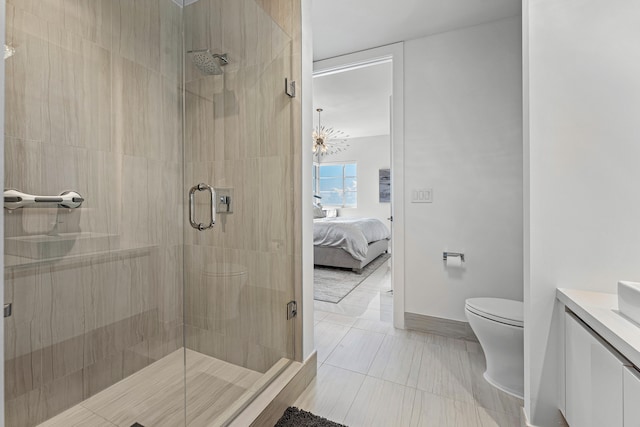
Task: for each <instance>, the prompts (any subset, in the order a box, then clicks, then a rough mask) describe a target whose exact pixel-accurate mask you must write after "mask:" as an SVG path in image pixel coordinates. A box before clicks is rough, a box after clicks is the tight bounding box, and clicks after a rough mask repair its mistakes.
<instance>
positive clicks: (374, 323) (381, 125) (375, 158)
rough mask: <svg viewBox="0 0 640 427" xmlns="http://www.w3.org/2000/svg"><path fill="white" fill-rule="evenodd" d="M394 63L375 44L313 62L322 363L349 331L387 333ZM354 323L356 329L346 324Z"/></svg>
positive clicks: (318, 325)
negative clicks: (368, 52)
mask: <svg viewBox="0 0 640 427" xmlns="http://www.w3.org/2000/svg"><path fill="white" fill-rule="evenodd" d="M393 71H394V64H393V56H392V55H388V54H385V55H380V54H379V53H377V52H374V56H373V57H369V58H358V57H354V55H347V56H345V57H342V58H334V59H331V60H326V61H320V62H316V63H315V64H314V75H313V110H314V128H313V129H314V133H313V144H314V147H313V171H312V181H313V204H314V300H315V301H314V306H315V307H314V308H315V314H316V315H315V317H316V325H315V326H316V327H315V329H316V347H317V349H318V358H319V363H324V361H325V360H327V359H328V358H329V357H330V356H331V354H332V352H333V350H334V349H335V348H336V347H337V346H338V344H339V342H340V341H341V340H342V339H343V338H344V339H348V334H354V333H355V334H356V335H357V334H358V333H362V334H367V333H376V332H377V333H385V332H386V330H387V329H389V328H391V329H393V327H394V286H393V285H394V280H393V279H394V275H393V274H392V265H393V264H394V260H393V257H394V256H395V250H392V247H394V248H395V247H396V246H394V243H395V242H394V238H395V236H394V233H393V228H394V227H393V225H394V224H393V220H394V218H393V213H394V209H393V203H392V202H394V197H393V196H394V191H393V188H394V187H393V186H392V182H393V180H392V176H393V170H392V164H393V144H392V139H393V138H392V128H393V127H392V112H393V87H394V81H393ZM401 296H402V294H401ZM399 327H402V325H400V326H399ZM352 328H355V329H356V331H355V332H349V331H350V330H351V329H352ZM358 328H361V330H360V331H358V330H357V329H358Z"/></svg>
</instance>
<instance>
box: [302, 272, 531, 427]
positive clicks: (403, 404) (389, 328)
mask: <svg viewBox="0 0 640 427" xmlns="http://www.w3.org/2000/svg"><path fill="white" fill-rule="evenodd" d="M389 286H390V270H389V268H388V266H387V265H385V266H382V267H381V268H379V269H378V270H377V271H376V272H375V273H373V274H372V275H371V276H370V277H369V278H367V280H366V281H365V282H363V283H362V284H361V285H360V286H359V287H358V288H357V289H356V290H354V291H353V292H352V293H351V294H350V295H349V296H347V297H346V298H345V299H343V300H342V301H341V302H340V303H339V304H331V303H325V302H319V301H316V303H315V309H316V312H315V332H316V348H317V350H318V376H317V378H316V379H315V380H314V381H313V382H312V383H311V384H310V385H309V387H307V389H306V390H305V391H304V393H303V394H302V395H301V396H300V397H299V398H298V400H297V401H296V403H295V406H298V407H299V408H302V409H305V410H307V411H311V412H313V413H315V414H317V415H320V416H323V417H326V418H328V419H330V420H333V421H336V422H339V423H343V424H346V425H348V426H350V427H358V426H362V427H374V426H384V427H390V426H398V427H402V426H410V427H414V426H415V427H419V426H437V427H447V426H452V427H453V426H455V427H465V426H482V427H489V426H491V427H494V426H500V427H512V426H514V427H517V426H520V408H521V407H522V405H523V402H522V400H520V399H516V398H514V397H512V396H509V395H507V394H505V393H502V392H500V391H498V390H497V389H495V388H494V387H492V386H491V385H489V384H488V383H487V382H486V381H485V380H484V378H483V377H482V374H483V372H484V369H485V359H484V355H483V353H482V349H481V348H480V345H479V344H478V343H475V342H468V341H463V340H457V339H453V338H448V337H441V336H437V335H431V334H424V333H420V332H413V331H404V330H399V329H395V328H393V325H392V324H391V321H392V299H393V297H392V295H391V294H390V293H388V292H387V291H388V290H389Z"/></svg>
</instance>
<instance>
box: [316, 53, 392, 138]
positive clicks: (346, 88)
mask: <svg viewBox="0 0 640 427" xmlns="http://www.w3.org/2000/svg"><path fill="white" fill-rule="evenodd" d="M391 66H392V64H391V62H385V63H382V64H376V65H370V66H367V67H362V68H357V69H354V70H349V71H344V72H339V73H334V74H329V75H323V76H316V77H314V78H313V109H314V111H315V109H316V108H322V109H323V110H324V111H323V112H322V124H323V125H325V126H328V127H332V128H335V129H338V130H341V131H343V132H345V133H346V134H348V135H349V137H350V138H360V137H366V136H375V135H389V133H390V131H389V97H390V96H391V89H392V82H391V75H392V74H391ZM313 122H314V126H317V124H318V115H317V113H315V115H314V118H313Z"/></svg>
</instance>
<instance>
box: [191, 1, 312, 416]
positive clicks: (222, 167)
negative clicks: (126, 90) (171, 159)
mask: <svg viewBox="0 0 640 427" xmlns="http://www.w3.org/2000/svg"><path fill="white" fill-rule="evenodd" d="M296 3H298V5H296ZM278 4H280V5H281V6H282V5H285V4H286V7H284V6H282V7H281V6H278ZM184 13H185V52H186V56H185V68H184V69H185V74H184V76H185V83H184V88H185V91H184V105H185V146H184V149H185V164H184V171H185V184H184V187H183V192H184V193H185V194H187V193H188V192H189V189H190V188H192V187H193V186H197V185H198V184H204V185H205V186H211V187H213V189H214V193H215V199H214V209H215V210H216V211H217V212H216V221H215V225H214V226H213V227H212V228H209V229H205V230H200V229H199V227H198V224H205V226H206V225H207V224H208V223H209V220H210V217H211V212H210V210H211V200H210V193H209V190H205V191H196V192H195V194H194V196H195V200H194V204H193V207H194V209H193V212H194V213H193V215H194V221H193V222H194V223H195V224H194V225H195V227H193V226H187V228H186V229H185V235H184V240H185V251H184V262H185V267H184V282H185V295H184V298H185V307H184V313H185V317H184V319H185V347H186V356H187V357H186V362H187V367H186V378H187V381H186V387H187V396H186V402H187V403H186V407H187V423H188V425H190V426H191V425H193V426H200V425H208V424H207V422H211V420H214V421H213V422H212V424H211V425H224V424H225V423H226V422H227V421H228V420H229V419H231V418H232V417H233V416H234V415H235V414H236V413H238V411H239V410H241V409H242V408H243V407H244V406H245V405H246V404H248V403H249V402H250V401H251V400H252V399H253V397H255V396H256V394H257V393H258V392H259V391H260V390H261V389H262V388H264V387H265V386H266V385H268V384H269V383H270V381H271V380H272V379H273V378H274V377H275V376H276V375H277V374H278V373H279V372H280V371H281V370H282V369H284V368H285V367H286V366H287V365H288V363H289V362H290V360H292V359H293V358H294V352H295V342H294V325H295V320H290V319H287V303H289V302H290V301H292V300H294V282H295V280H296V279H295V278H296V268H295V266H296V263H297V262H299V258H297V257H296V253H299V252H297V251H296V245H297V244H298V243H297V241H296V233H295V227H296V212H295V209H294V188H295V182H294V180H295V178H294V174H295V171H294V169H295V164H296V157H295V156H296V155H297V154H298V153H299V150H298V149H297V148H296V144H298V143H299V140H298V139H297V138H295V137H294V136H295V135H296V133H295V132H296V126H295V124H296V119H295V117H296V114H298V116H297V117H299V107H300V103H299V100H297V99H295V98H290V97H289V96H288V95H287V94H286V93H285V78H288V79H289V80H291V79H292V78H294V79H295V77H294V73H295V72H296V69H297V68H299V67H297V66H296V63H299V54H297V55H296V54H295V52H296V44H297V43H298V42H299V30H300V19H299V2H296V1H284V2H276V1H268V0H234V1H222V0H200V1H198V2H195V3H192V4H190V5H188V6H186V7H185V12H184ZM205 188H206V187H205ZM225 202H226V203H225ZM185 215H189V214H188V212H185ZM297 234H298V235H299V233H297Z"/></svg>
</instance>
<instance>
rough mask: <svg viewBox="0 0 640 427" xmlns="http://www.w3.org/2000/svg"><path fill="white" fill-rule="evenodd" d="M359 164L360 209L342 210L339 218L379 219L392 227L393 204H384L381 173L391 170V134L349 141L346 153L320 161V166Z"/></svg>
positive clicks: (322, 158) (328, 156)
mask: <svg viewBox="0 0 640 427" xmlns="http://www.w3.org/2000/svg"><path fill="white" fill-rule="evenodd" d="M353 161H355V162H357V164H358V207H357V208H345V209H339V216H347V217H360V218H363V217H365V218H378V219H379V220H380V221H382V222H383V223H384V224H386V225H389V221H388V220H387V218H389V217H390V216H391V203H380V201H379V197H378V196H379V194H378V188H379V186H378V171H379V170H380V169H389V168H390V167H391V140H390V136H389V135H379V136H370V137H363V138H351V139H349V148H347V149H346V151H342V152H340V153H336V154H333V155H327V156H323V157H321V158H320V163H331V162H353Z"/></svg>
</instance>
